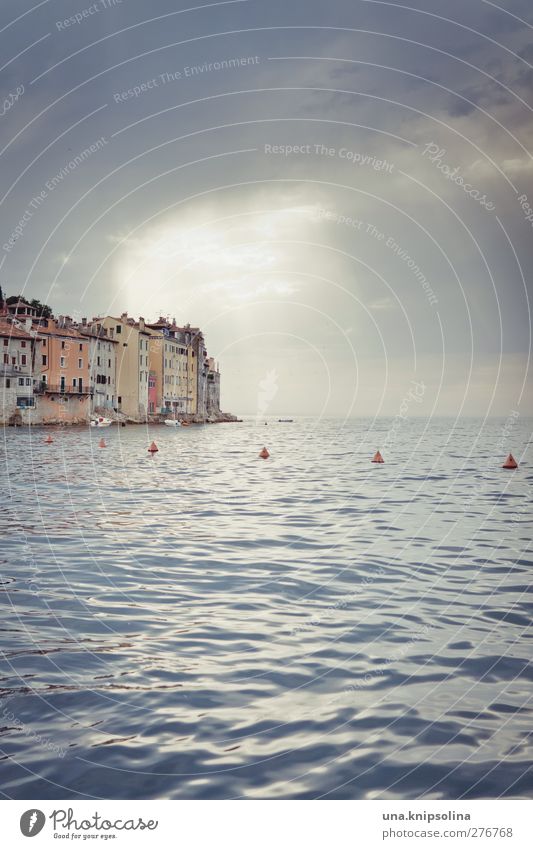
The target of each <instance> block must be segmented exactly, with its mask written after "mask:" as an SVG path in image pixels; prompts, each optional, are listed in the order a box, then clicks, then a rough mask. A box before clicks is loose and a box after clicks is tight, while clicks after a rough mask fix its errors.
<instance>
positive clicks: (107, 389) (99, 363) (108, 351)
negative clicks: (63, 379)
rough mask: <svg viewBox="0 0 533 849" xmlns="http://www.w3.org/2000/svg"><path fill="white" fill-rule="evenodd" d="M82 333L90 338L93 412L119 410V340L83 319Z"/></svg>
mask: <svg viewBox="0 0 533 849" xmlns="http://www.w3.org/2000/svg"><path fill="white" fill-rule="evenodd" d="M79 330H80V333H81V334H82V335H83V336H86V337H87V338H88V340H89V372H90V379H91V387H92V390H93V395H92V401H91V412H94V413H100V412H103V413H105V411H106V410H108V411H109V410H117V409H118V408H117V347H118V342H117V341H116V339H112V338H111V336H109V335H108V333H107V330H106V329H105V328H104V327H102V326H101V325H100V327H98V325H97V324H93V323H90V324H87V322H86V320H85V319H83V320H82V325H81V327H80V328H79Z"/></svg>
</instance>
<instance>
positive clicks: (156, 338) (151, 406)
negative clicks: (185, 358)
mask: <svg viewBox="0 0 533 849" xmlns="http://www.w3.org/2000/svg"><path fill="white" fill-rule="evenodd" d="M146 331H147V332H148V333H149V334H150V340H149V342H148V367H149V376H148V384H149V385H148V412H149V414H150V415H157V414H158V413H161V412H162V411H163V382H164V381H163V350H164V342H165V337H164V335H163V332H162V330H160V329H159V328H158V327H157V325H153V324H151V325H146Z"/></svg>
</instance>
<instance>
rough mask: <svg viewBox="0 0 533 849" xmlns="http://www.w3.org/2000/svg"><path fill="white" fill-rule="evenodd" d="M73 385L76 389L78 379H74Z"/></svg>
mask: <svg viewBox="0 0 533 849" xmlns="http://www.w3.org/2000/svg"><path fill="white" fill-rule="evenodd" d="M72 385H73V386H74V387H76V386H77V385H78V379H77V378H76V377H73V378H72Z"/></svg>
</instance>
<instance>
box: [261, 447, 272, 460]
mask: <svg viewBox="0 0 533 849" xmlns="http://www.w3.org/2000/svg"><path fill="white" fill-rule="evenodd" d="M259 456H260V457H261V458H262V459H263V460H268V458H269V457H270V454H269V453H268V451H267V449H266V448H265V447H264V446H263V448H261V451H260V452H259Z"/></svg>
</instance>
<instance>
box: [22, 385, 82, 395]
mask: <svg viewBox="0 0 533 849" xmlns="http://www.w3.org/2000/svg"><path fill="white" fill-rule="evenodd" d="M93 393H94V389H93V388H92V386H83V387H82V388H81V389H80V387H79V386H69V385H68V384H64V385H63V384H53V383H36V384H35V385H34V387H33V394H34V395H82V396H83V395H93Z"/></svg>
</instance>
